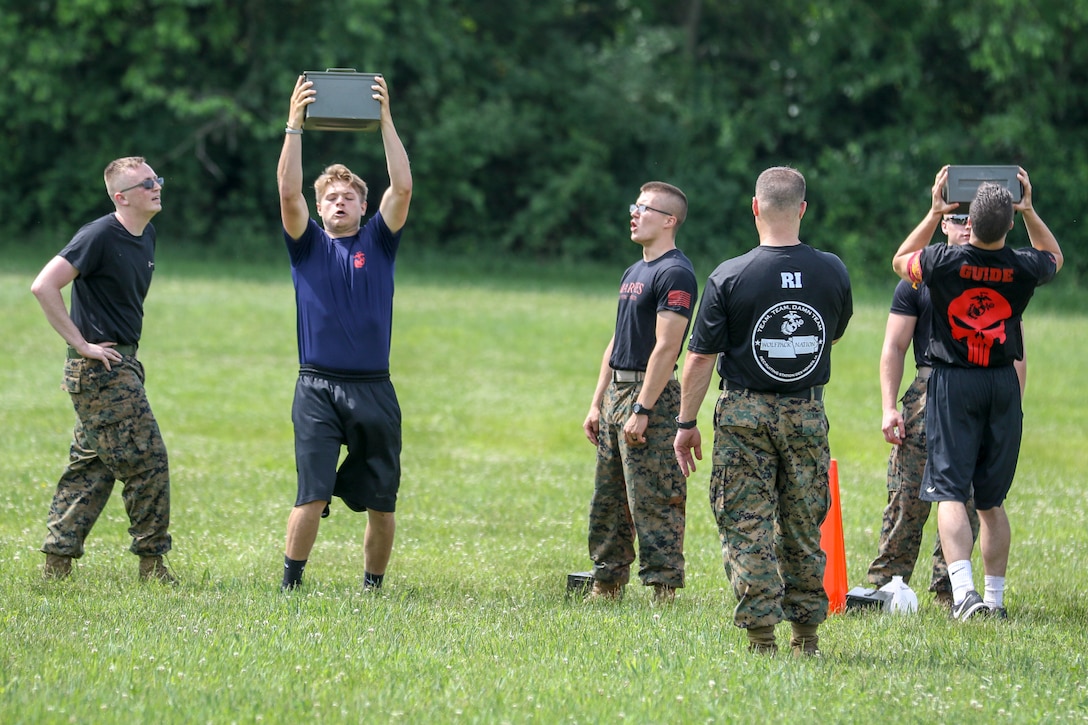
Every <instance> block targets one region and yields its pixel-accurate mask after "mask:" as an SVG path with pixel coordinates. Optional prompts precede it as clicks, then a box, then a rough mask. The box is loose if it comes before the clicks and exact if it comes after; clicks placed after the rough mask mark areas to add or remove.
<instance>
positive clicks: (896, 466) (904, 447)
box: [869, 376, 978, 592]
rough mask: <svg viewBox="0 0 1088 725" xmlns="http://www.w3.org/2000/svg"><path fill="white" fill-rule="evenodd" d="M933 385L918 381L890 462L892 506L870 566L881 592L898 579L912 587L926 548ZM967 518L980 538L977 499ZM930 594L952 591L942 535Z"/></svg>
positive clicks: (923, 379)
mask: <svg viewBox="0 0 1088 725" xmlns="http://www.w3.org/2000/svg"><path fill="white" fill-rule="evenodd" d="M928 383H929V381H928V378H926V377H922V376H919V377H916V378H915V379H914V380H913V381H912V382H911V384H910V386H908V387H907V390H906V392H905V393H903V398H902V401H901V402H902V404H903V408H902V410H903V431H902V437H903V442H902V443H901V444H899V445H897V446H892V452H891V455H890V456H889V457H888V505H887V506H886V507H885V508H884V515H883V522H882V524H881V527H880V541H879V543H878V544H877V554H876V558H875V559H873V561H872V563H871V564H869V582H870V583H871V584H874V585H875V586H878V587H880V586H884V585H885V584H887V583H888V582H890V581H891V580H892V577H893V576H901V577H903V581H905V582H907V583H910V578H911V575H912V574H913V573H914V566H915V563H916V562H917V560H918V552H919V550H920V549H921V546H922V530H923V529H924V528H925V525H926V521H927V520H928V519H929V512H930V506H931V504H930V502H929V501H923V500H921V499H920V498H919V497H918V494H919V492H920V489H921V485H922V474H923V472H924V471H925V468H926V425H925V422H926V390H927V387H928ZM967 516H968V518H969V519H970V521H971V533H972V534H973V535H974V538H975V539H978V513H977V512H976V511H975V499H974V497H973V496H972V497H971V498H970V499H968V500H967ZM929 591H931V592H951V591H952V584H951V582H950V581H949V579H948V563H947V562H946V561H945V560H944V552H943V551H942V550H941V537H940V535H939V534H938V535H937V536H936V540H935V541H934V545H933V574H932V577H931V579H930V584H929Z"/></svg>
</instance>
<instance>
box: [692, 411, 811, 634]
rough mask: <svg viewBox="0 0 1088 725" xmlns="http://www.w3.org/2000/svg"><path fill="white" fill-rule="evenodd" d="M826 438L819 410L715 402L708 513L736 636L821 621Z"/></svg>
mask: <svg viewBox="0 0 1088 725" xmlns="http://www.w3.org/2000/svg"><path fill="white" fill-rule="evenodd" d="M827 430H828V424H827V416H826V415H825V413H824V404H823V402H822V401H810V400H803V399H799V398H786V397H781V398H780V397H776V396H775V395H773V394H768V393H755V392H750V391H746V390H727V391H725V392H723V393H722V395H721V396H720V397H719V398H718V402H717V405H716V406H715V410H714V459H713V463H714V465H713V470H712V472H711V477H710V507H711V510H712V511H713V513H714V519H715V521H716V522H717V524H718V534H719V537H720V539H721V545H722V559H723V563H724V565H725V571H726V575H727V576H728V577H729V579H730V582H731V584H732V586H733V593H734V594H735V595H736V598H737V606H736V609H735V610H734V612H733V622H734V624H736V625H737V626H738V627H740V628H742V629H750V628H752V627H766V626H774V625H775V624H777V623H778V622H781V621H783V620H788V621H790V622H797V623H799V624H820V623H821V622H823V621H824V619H825V618H826V617H827V606H828V600H827V593H826V591H825V590H824V582H823V578H824V565H825V563H826V557H825V555H824V552H823V550H822V549H821V548H820V536H821V534H820V526H821V524H823V521H824V518H825V517H826V516H827V512H828V509H829V508H830V506H831V493H830V490H829V487H828V469H829V468H830V465H831V453H830V450H829V448H828V442H827Z"/></svg>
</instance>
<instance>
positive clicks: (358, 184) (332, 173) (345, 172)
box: [314, 164, 367, 203]
mask: <svg viewBox="0 0 1088 725" xmlns="http://www.w3.org/2000/svg"><path fill="white" fill-rule="evenodd" d="M334 181H346V182H347V183H349V184H351V185H352V187H354V188H355V190H356V191H357V192H359V201H360V202H362V203H366V194H367V189H366V182H365V181H363V180H362V179H361V178H359V177H358V176H357V175H356V174H355V173H353V172H352V170H351V169H349V168H348V167H346V166H344V165H343V164H332V165H331V166H326V167H325V171H323V172H322V174H321V176H319V177H317V181H315V182H314V195H315V196H316V198H317V201H318V203H321V197H323V196H324V195H325V189H327V188H328V186H329V184H331V183H333V182H334Z"/></svg>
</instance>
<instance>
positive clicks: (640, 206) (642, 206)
mask: <svg viewBox="0 0 1088 725" xmlns="http://www.w3.org/2000/svg"><path fill="white" fill-rule="evenodd" d="M636 211H637V212H638V213H639V214H645V213H646V212H648V211H656V212H657V213H658V214H664V215H665V216H676V215H675V214H673V213H672V212H668V211H665V210H664V209H654V208H653V207H652V206H646V205H645V204H632V205H631V213H632V214H634V213H635V212H636Z"/></svg>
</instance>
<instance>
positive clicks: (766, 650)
mask: <svg viewBox="0 0 1088 725" xmlns="http://www.w3.org/2000/svg"><path fill="white" fill-rule="evenodd" d="M748 651H749V652H752V653H754V654H757V655H767V656H768V657H774V656H775V655H776V654H778V645H777V644H775V641H774V627H773V626H770V625H768V626H766V627H749V628H748Z"/></svg>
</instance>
